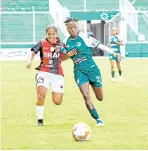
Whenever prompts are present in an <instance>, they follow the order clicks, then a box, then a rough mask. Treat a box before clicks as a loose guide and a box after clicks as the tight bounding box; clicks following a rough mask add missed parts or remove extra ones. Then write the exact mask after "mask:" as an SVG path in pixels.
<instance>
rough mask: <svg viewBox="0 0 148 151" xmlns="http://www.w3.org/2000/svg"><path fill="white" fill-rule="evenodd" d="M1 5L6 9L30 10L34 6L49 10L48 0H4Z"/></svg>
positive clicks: (40, 9) (39, 9)
mask: <svg viewBox="0 0 148 151" xmlns="http://www.w3.org/2000/svg"><path fill="white" fill-rule="evenodd" d="M1 5H2V7H3V9H4V10H6V11H12V10H17V11H22V10H25V11H27V10H28V11H30V10H32V6H34V8H35V10H38V11H45V10H48V0H2V2H1Z"/></svg>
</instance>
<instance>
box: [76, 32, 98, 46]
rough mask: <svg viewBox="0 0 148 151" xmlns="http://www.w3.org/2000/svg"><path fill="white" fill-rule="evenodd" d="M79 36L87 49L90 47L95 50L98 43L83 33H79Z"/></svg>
mask: <svg viewBox="0 0 148 151" xmlns="http://www.w3.org/2000/svg"><path fill="white" fill-rule="evenodd" d="M79 36H80V37H81V38H82V39H83V41H84V42H85V44H86V45H87V46H88V47H92V48H95V47H97V46H98V45H99V44H100V41H99V40H97V39H95V38H93V37H91V36H89V35H85V34H84V33H83V32H80V33H79Z"/></svg>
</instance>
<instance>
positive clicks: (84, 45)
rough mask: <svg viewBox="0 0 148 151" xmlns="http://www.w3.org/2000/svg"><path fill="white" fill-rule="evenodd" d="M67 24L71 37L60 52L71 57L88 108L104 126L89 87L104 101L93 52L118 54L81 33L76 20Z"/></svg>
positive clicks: (98, 123) (67, 21) (99, 124)
mask: <svg viewBox="0 0 148 151" xmlns="http://www.w3.org/2000/svg"><path fill="white" fill-rule="evenodd" d="M65 24H66V27H67V31H68V32H69V34H70V36H69V37H67V38H66V39H65V40H64V44H65V46H66V49H65V48H60V51H61V52H64V53H65V54H66V53H67V54H68V55H69V56H71V59H72V61H73V63H74V78H75V81H76V83H77V85H78V87H79V89H80V92H81V93H82V95H83V98H84V100H85V104H86V107H87V109H88V110H89V112H90V114H91V116H92V117H93V118H94V119H95V120H96V122H97V123H96V125H97V126H103V125H104V123H103V121H102V120H101V119H100V116H99V114H98V112H97V110H96V109H95V107H94V105H93V102H92V99H91V97H90V92H89V85H91V87H92V89H93V91H94V93H95V95H96V98H97V99H98V100H99V101H102V100H103V91H102V77H101V73H100V69H99V68H98V66H97V65H96V63H95V62H94V60H93V58H92V54H91V51H92V48H94V47H98V48H100V49H102V50H103V51H107V52H108V53H110V54H113V55H114V56H116V55H117V54H116V53H115V52H113V51H112V50H111V49H110V48H108V47H107V46H104V45H102V44H101V43H100V42H99V41H98V40H97V39H95V38H93V37H91V36H89V35H85V34H84V33H82V32H80V31H79V26H78V23H77V20H76V19H72V18H68V19H67V20H66V21H65ZM73 50H76V52H77V54H73V53H72V51H73Z"/></svg>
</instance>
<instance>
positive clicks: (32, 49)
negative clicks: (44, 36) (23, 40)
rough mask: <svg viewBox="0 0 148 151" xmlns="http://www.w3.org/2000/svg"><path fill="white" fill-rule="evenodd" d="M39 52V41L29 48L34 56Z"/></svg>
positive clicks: (40, 46) (40, 47) (40, 44)
mask: <svg viewBox="0 0 148 151" xmlns="http://www.w3.org/2000/svg"><path fill="white" fill-rule="evenodd" d="M41 50H42V43H41V41H39V42H38V43H37V44H36V45H34V46H33V47H32V48H31V51H33V52H34V53H35V54H37V53H38V52H41Z"/></svg>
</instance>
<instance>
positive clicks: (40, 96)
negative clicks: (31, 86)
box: [37, 93, 45, 105]
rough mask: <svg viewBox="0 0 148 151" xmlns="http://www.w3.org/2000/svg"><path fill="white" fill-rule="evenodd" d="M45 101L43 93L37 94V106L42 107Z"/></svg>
mask: <svg viewBox="0 0 148 151" xmlns="http://www.w3.org/2000/svg"><path fill="white" fill-rule="evenodd" d="M44 100H45V94H44V93H38V94H37V104H40V105H43V104H44Z"/></svg>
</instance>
